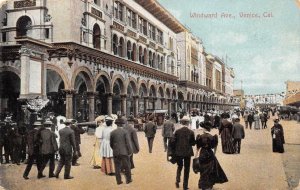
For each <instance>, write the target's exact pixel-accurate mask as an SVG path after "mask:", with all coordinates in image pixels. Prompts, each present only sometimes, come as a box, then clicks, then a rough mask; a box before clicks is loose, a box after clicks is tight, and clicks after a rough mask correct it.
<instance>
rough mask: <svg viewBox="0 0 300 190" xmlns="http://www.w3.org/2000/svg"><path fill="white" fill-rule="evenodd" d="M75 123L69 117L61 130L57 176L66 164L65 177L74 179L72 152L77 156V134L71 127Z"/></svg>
mask: <svg viewBox="0 0 300 190" xmlns="http://www.w3.org/2000/svg"><path fill="white" fill-rule="evenodd" d="M72 124H74V120H73V119H67V120H66V121H65V125H66V127H64V128H62V129H61V130H59V136H60V139H59V144H60V146H59V149H58V151H59V155H60V160H59V164H58V166H57V169H56V172H55V177H56V178H58V177H59V173H60V171H61V169H62V168H63V167H64V166H65V173H64V179H73V178H74V177H71V176H70V172H71V162H72V157H73V156H72V152H73V154H75V156H77V152H76V143H75V134H74V131H73V130H72V129H71V128H70V127H71V125H72Z"/></svg>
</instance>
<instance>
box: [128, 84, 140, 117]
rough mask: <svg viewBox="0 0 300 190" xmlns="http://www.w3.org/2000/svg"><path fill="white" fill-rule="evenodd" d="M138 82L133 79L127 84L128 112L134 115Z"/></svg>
mask: <svg viewBox="0 0 300 190" xmlns="http://www.w3.org/2000/svg"><path fill="white" fill-rule="evenodd" d="M136 88H137V87H136V84H135V83H134V82H133V81H130V82H129V84H128V86H127V100H126V114H127V116H128V115H134V113H135V110H134V109H135V102H134V99H133V97H134V96H135V94H136Z"/></svg>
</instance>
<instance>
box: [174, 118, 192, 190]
mask: <svg viewBox="0 0 300 190" xmlns="http://www.w3.org/2000/svg"><path fill="white" fill-rule="evenodd" d="M180 122H181V125H182V128H180V129H178V130H177V131H175V134H174V141H175V142H174V145H175V156H176V161H177V173H176V183H175V185H176V188H179V184H180V176H181V171H182V168H183V167H184V174H183V189H184V190H186V189H189V187H188V185H189V175H190V164H191V157H192V156H194V152H193V146H194V145H195V134H194V132H193V131H192V130H190V129H189V128H188V125H189V123H190V118H189V117H188V116H184V117H183V118H182V119H181V120H180Z"/></svg>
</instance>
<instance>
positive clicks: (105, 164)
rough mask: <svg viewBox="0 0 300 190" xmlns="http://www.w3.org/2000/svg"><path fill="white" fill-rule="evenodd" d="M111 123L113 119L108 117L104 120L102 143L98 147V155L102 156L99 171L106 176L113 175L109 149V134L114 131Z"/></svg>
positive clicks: (110, 150) (113, 168) (111, 153)
mask: <svg viewBox="0 0 300 190" xmlns="http://www.w3.org/2000/svg"><path fill="white" fill-rule="evenodd" d="M113 121H114V119H113V118H112V117H110V116H107V117H106V118H105V123H106V126H105V128H104V129H103V131H102V142H101V145H100V155H101V156H102V165H101V171H102V172H103V173H105V174H106V175H113V174H114V173H115V167H114V163H113V150H112V149H111V147H110V134H111V132H112V131H113V130H114V128H113V127H112V124H113Z"/></svg>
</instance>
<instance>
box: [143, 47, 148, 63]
mask: <svg viewBox="0 0 300 190" xmlns="http://www.w3.org/2000/svg"><path fill="white" fill-rule="evenodd" d="M147 58H148V54H147V49H146V48H144V62H143V64H145V65H146V64H147Z"/></svg>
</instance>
